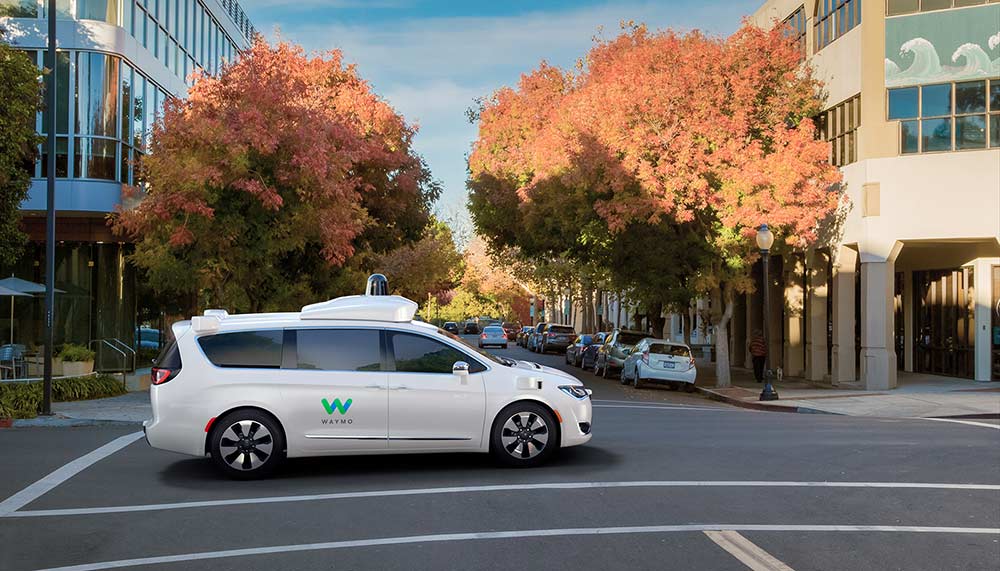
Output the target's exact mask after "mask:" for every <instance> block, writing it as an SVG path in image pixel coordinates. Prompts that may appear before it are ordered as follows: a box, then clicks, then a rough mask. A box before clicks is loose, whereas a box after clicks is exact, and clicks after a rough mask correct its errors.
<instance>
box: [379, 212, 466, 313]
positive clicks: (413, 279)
mask: <svg viewBox="0 0 1000 571" xmlns="http://www.w3.org/2000/svg"><path fill="white" fill-rule="evenodd" d="M376 267H377V268H379V271H381V272H382V273H383V274H385V276H386V278H388V280H389V287H390V288H391V289H392V290H393V292H394V293H398V294H399V295H402V296H404V297H408V298H410V299H412V300H414V301H417V302H423V300H425V299H426V298H427V297H428V296H431V297H435V296H438V295H439V294H441V293H443V292H445V291H447V290H450V289H452V288H453V287H455V286H456V285H457V284H458V283H459V281H460V279H461V277H462V267H463V263H462V254H460V253H459V252H458V250H457V249H456V248H455V242H454V240H453V239H452V235H451V229H450V228H448V225H447V224H445V223H444V222H441V221H437V220H435V221H434V222H433V223H432V224H431V225H430V226H428V227H427V228H426V229H425V230H424V236H423V238H421V239H420V240H418V241H416V242H414V243H412V244H408V245H404V246H400V247H399V248H396V249H394V250H392V251H390V252H389V253H387V254H384V255H382V256H380V257H379V259H378V261H377V263H376Z"/></svg>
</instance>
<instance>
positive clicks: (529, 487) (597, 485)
mask: <svg viewBox="0 0 1000 571" xmlns="http://www.w3.org/2000/svg"><path fill="white" fill-rule="evenodd" d="M690 487H706V488H897V489H924V490H926V489H931V490H977V491H1000V485H991V484H937V483H923V482H781V481H774V482H771V481H745V482H740V481H697V480H676V481H671V480H640V481H631V482H548V483H544V482H543V483H537V484H496V485H487V486H452V487H442V488H405V489H396V490H369V491H360V492H335V493H329V494H312V495H298V496H268V497H258V498H237V499H228V500H202V501H194V502H176V503H163V504H138V505H130V506H107V507H93V508H66V509H49V510H24V511H18V512H13V513H9V514H7V515H6V516H5V517H45V516H73V515H99V514H110V513H129V512H147V511H161V510H176V509H188V508H207V507H221V506H245V505H251V504H277V503H288V502H311V501H331V500H346V499H360V498H386V497H399V496H425V495H438V494H466V493H484V492H525V491H533V490H591V489H607V488H690Z"/></svg>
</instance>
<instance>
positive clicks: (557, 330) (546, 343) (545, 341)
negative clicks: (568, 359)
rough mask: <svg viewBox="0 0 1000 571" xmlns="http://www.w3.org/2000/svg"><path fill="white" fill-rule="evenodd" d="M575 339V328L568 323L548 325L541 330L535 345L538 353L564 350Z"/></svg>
mask: <svg viewBox="0 0 1000 571" xmlns="http://www.w3.org/2000/svg"><path fill="white" fill-rule="evenodd" d="M574 339H576V330H575V329H573V328H572V327H570V326H569V325H549V326H547V327H546V328H545V329H544V330H543V331H542V332H541V337H540V338H539V340H538V343H537V347H538V351H539V352H540V353H548V352H549V351H565V350H566V347H569V346H570V344H571V343H573V340H574Z"/></svg>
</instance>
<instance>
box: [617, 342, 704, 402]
mask: <svg viewBox="0 0 1000 571" xmlns="http://www.w3.org/2000/svg"><path fill="white" fill-rule="evenodd" d="M697 376H698V369H697V368H696V367H695V364H694V356H693V355H692V354H691V348H690V347H688V346H687V345H685V344H683V343H674V342H671V341H667V340H666V339H643V340H642V341H640V342H639V343H637V344H636V345H635V347H634V348H633V349H632V352H631V353H629V356H628V357H626V358H625V365H624V366H623V367H622V372H621V382H622V384H623V385H627V384H629V383H631V384H632V386H634V387H636V388H639V387H640V386H641V385H642V383H645V382H650V383H661V384H666V385H669V386H670V390H673V391H676V390H677V389H679V388H680V387H682V386H683V387H684V388H685V390H687V391H688V392H690V391H693V390H694V382H695V379H696V377H697Z"/></svg>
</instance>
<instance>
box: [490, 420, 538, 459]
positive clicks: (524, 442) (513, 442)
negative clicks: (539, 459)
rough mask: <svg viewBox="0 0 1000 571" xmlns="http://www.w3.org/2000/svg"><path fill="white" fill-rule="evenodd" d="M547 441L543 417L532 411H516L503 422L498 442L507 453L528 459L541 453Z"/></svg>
mask: <svg viewBox="0 0 1000 571" xmlns="http://www.w3.org/2000/svg"><path fill="white" fill-rule="evenodd" d="M548 441H549V427H548V425H547V424H546V423H545V419H544V418H542V417H541V416H539V415H537V414H535V413H533V412H517V413H514V414H513V415H511V417H510V418H508V419H507V422H505V423H504V425H503V428H502V429H501V432H500V443H501V444H502V445H503V448H504V450H506V451H507V453H508V454H510V455H511V456H513V457H514V458H518V459H522V460H524V459H530V458H534V457H535V456H538V455H539V454H541V452H542V450H544V449H545V445H546V444H548Z"/></svg>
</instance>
